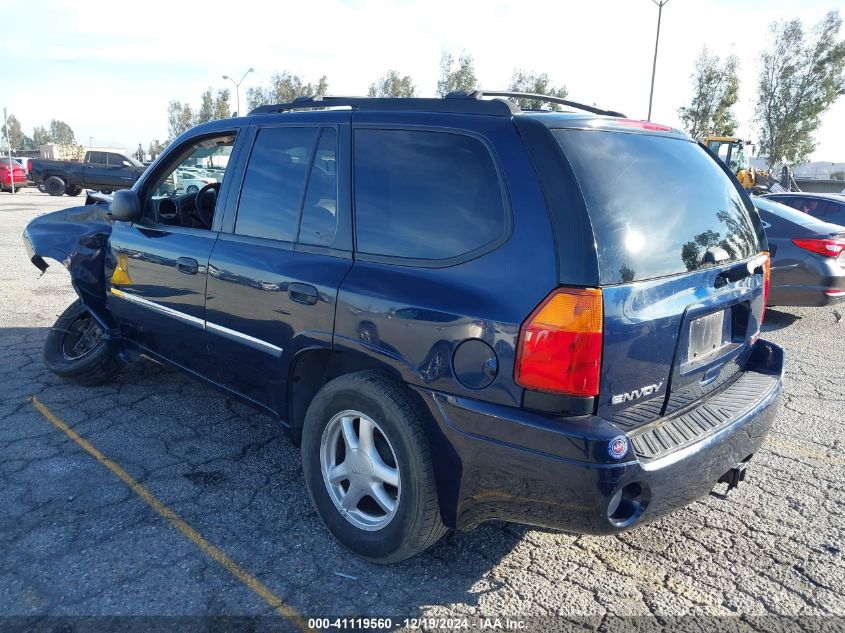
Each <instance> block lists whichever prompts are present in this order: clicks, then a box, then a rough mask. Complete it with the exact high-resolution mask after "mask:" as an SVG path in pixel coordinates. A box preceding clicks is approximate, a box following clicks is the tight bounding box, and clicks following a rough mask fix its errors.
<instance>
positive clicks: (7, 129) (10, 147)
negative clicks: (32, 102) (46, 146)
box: [3, 107, 15, 193]
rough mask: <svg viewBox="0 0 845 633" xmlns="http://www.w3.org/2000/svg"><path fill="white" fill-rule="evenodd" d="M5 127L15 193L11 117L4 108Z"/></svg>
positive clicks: (13, 191) (10, 175)
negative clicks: (10, 129)
mask: <svg viewBox="0 0 845 633" xmlns="http://www.w3.org/2000/svg"><path fill="white" fill-rule="evenodd" d="M3 127H4V128H5V129H6V144H7V145H8V146H9V178H11V179H12V193H15V170H14V169H13V168H12V135H11V134H9V117H7V116H6V108H5V107H4V108H3Z"/></svg>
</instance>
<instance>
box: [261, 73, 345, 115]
mask: <svg viewBox="0 0 845 633" xmlns="http://www.w3.org/2000/svg"><path fill="white" fill-rule="evenodd" d="M328 91H329V82H328V80H327V79H326V76H325V75H323V76H322V77H320V79H319V80H318V81H317V83H316V84H312V83H310V82H308V83H306V82H305V81H304V80H303V79H302V78H301V77H299V76H298V75H292V74H290V73H289V72H287V71H284V72H281V73H275V74H274V75H273V76H272V77H271V78H270V85H269V86H267V87H264V86H259V87H257V88H250V89H249V90H247V92H246V102H247V108H248V109H249V110H252V109H254V108H257V107H258V106H262V105H267V104H271V103H288V102H290V101H293V100H294V99H295V98H296V97H301V96H304V95H308V96H311V95H324V94H326V93H327V92H328Z"/></svg>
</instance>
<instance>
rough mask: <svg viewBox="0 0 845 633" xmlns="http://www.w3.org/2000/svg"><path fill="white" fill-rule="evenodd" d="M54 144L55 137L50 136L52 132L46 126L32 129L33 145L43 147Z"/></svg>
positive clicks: (37, 126)
mask: <svg viewBox="0 0 845 633" xmlns="http://www.w3.org/2000/svg"><path fill="white" fill-rule="evenodd" d="M52 142H53V137H52V136H51V135H50V131H49V130H48V129H47V128H45V127H44V126H41V125H36V126H35V127H34V128H33V129H32V143H33V145H35V147H41V146H42V145H47V144H48V143H52Z"/></svg>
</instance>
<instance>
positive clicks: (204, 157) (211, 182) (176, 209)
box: [144, 134, 235, 229]
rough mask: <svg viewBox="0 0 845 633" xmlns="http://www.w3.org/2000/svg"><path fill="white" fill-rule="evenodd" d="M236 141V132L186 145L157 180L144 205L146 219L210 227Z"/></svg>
mask: <svg viewBox="0 0 845 633" xmlns="http://www.w3.org/2000/svg"><path fill="white" fill-rule="evenodd" d="M234 143H235V136H234V134H227V135H223V136H215V137H212V138H205V139H203V140H200V141H197V142H195V143H194V144H192V145H190V146H188V147H186V148H184V150H183V151H182V152H180V154H179V156H178V157H177V159H176V160H174V161H173V162H172V163H171V165H170V167H169V168H168V169H166V170H165V171H164V172H162V174H161V175H160V177H159V178H158V179H157V181H156V183H155V186H154V187H153V189H152V193H151V194H150V196H149V199H148V200H147V203H146V205H145V213H144V217H145V219H146V220H147V221H148V222H150V223H153V224H167V225H171V226H182V227H188V228H197V229H210V228H211V225H212V221H213V218H214V212H215V209H216V206H217V198H218V194H219V193H220V186H221V184H222V182H223V178H224V177H225V175H226V171H227V169H228V168H229V159H230V157H231V155H232V147H233V146H234Z"/></svg>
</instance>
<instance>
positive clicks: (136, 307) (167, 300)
mask: <svg viewBox="0 0 845 633" xmlns="http://www.w3.org/2000/svg"><path fill="white" fill-rule="evenodd" d="M234 143H235V134H234V133H227V134H222V135H220V134H218V135H214V136H212V137H203V138H202V139H201V140H199V141H192V142H189V143H188V145H187V146H183V147H179V148H175V149H173V150H171V151H169V152H168V155H170V156H172V159H171V160H170V161H167V160H166V159H165V162H164V163H163V164H162V166H161V167H159V168H158V169H157V170H156V173H154V174H150V177H149V178H148V179H147V180H146V181H145V183H144V186H143V187H141V191H140V192H139V194H140V195H141V199H142V205H143V208H144V217H143V218H142V220H140V221H139V222H136V223H133V224H128V223H125V222H116V223H115V226H114V229H113V231H112V234H111V238H110V240H109V241H110V245H111V251H112V253H111V254H112V257H111V258H110V259H111V261H112V263H111V267H110V270H109V273H110V278H109V287H108V289H107V291H108V294H109V307H110V309H111V311H112V313H113V314H114V315H115V317H116V318H117V319H118V321H119V322H120V325H121V329H122V331H123V333H124V336H126V337H127V338H128V339H130V340H132V341H134V342H135V343H137V344H138V345H139V346H140V347H141V348H143V349H145V350H147V351H149V352H152V353H153V354H155V355H157V356H159V357H162V358H164V359H166V360H168V361H171V362H173V363H176V364H178V365H180V366H182V367H184V368H186V369H189V370H192V371H194V372H196V373H198V374H201V375H205V374H206V373H207V368H206V363H207V359H208V357H207V351H206V344H205V293H206V280H207V272H208V259H209V256H210V255H211V251H212V248H213V247H214V243H215V241H216V240H217V235H218V231H217V227H216V226H215V224H214V215H215V208H216V206H217V205H216V202H217V200H218V199H222V196H223V195H224V190H223V187H224V186H225V185H226V184H227V183H226V179H225V177H224V178H223V183H218V185H216V186H214V187H211V188H209V190H204V191H203V195H202V199H199V194H197V193H190V194H186V193H181V192H177V191H176V189H175V188H174V187H173V186H172V181H173V174H174V173H175V171H176V170H177V169H180V168H182V167H183V166H184V165H186V164H190V165H215V166H219V165H221V164H222V165H224V166H226V165H227V164H228V161H229V158H230V157H231V155H232V150H233V147H234ZM221 206H222V205H221ZM218 224H219V218H218Z"/></svg>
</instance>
